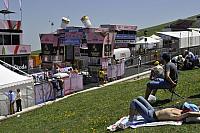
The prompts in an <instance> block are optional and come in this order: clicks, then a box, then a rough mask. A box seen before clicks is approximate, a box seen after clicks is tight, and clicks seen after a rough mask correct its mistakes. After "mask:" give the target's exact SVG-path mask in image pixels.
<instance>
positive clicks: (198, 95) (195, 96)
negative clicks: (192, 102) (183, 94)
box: [188, 94, 200, 99]
mask: <svg viewBox="0 0 200 133" xmlns="http://www.w3.org/2000/svg"><path fill="white" fill-rule="evenodd" d="M188 98H191V99H192V98H200V94H196V95H192V96H189V97H188Z"/></svg>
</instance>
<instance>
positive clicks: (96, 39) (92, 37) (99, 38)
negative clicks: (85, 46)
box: [87, 32, 105, 44]
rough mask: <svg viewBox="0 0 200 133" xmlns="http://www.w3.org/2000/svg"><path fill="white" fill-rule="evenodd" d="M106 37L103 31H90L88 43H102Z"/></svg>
mask: <svg viewBox="0 0 200 133" xmlns="http://www.w3.org/2000/svg"><path fill="white" fill-rule="evenodd" d="M104 37H105V36H104V35H103V34H102V33H99V32H89V33H88V34H87V43H93V44H98V43H101V44H103V41H104Z"/></svg>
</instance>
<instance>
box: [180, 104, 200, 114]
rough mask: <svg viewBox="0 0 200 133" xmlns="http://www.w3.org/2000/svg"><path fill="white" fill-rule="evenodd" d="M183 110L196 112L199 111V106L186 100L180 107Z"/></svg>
mask: <svg viewBox="0 0 200 133" xmlns="http://www.w3.org/2000/svg"><path fill="white" fill-rule="evenodd" d="M182 109H183V110H190V111H193V112H198V111H199V108H198V106H197V105H195V104H192V103H188V102H185V103H184V104H183V107H182Z"/></svg>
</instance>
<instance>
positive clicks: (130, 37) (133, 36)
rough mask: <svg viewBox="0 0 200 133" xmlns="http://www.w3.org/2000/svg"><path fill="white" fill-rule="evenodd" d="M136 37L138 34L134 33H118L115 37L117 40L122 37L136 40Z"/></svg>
mask: <svg viewBox="0 0 200 133" xmlns="http://www.w3.org/2000/svg"><path fill="white" fill-rule="evenodd" d="M135 38H136V35H133V34H116V36H115V39H116V40H118V39H119V40H120V39H123V40H135Z"/></svg>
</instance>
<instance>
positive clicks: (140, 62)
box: [138, 55, 142, 67]
mask: <svg viewBox="0 0 200 133" xmlns="http://www.w3.org/2000/svg"><path fill="white" fill-rule="evenodd" d="M138 64H139V66H140V67H141V66H142V56H141V55H139V56H138Z"/></svg>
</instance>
